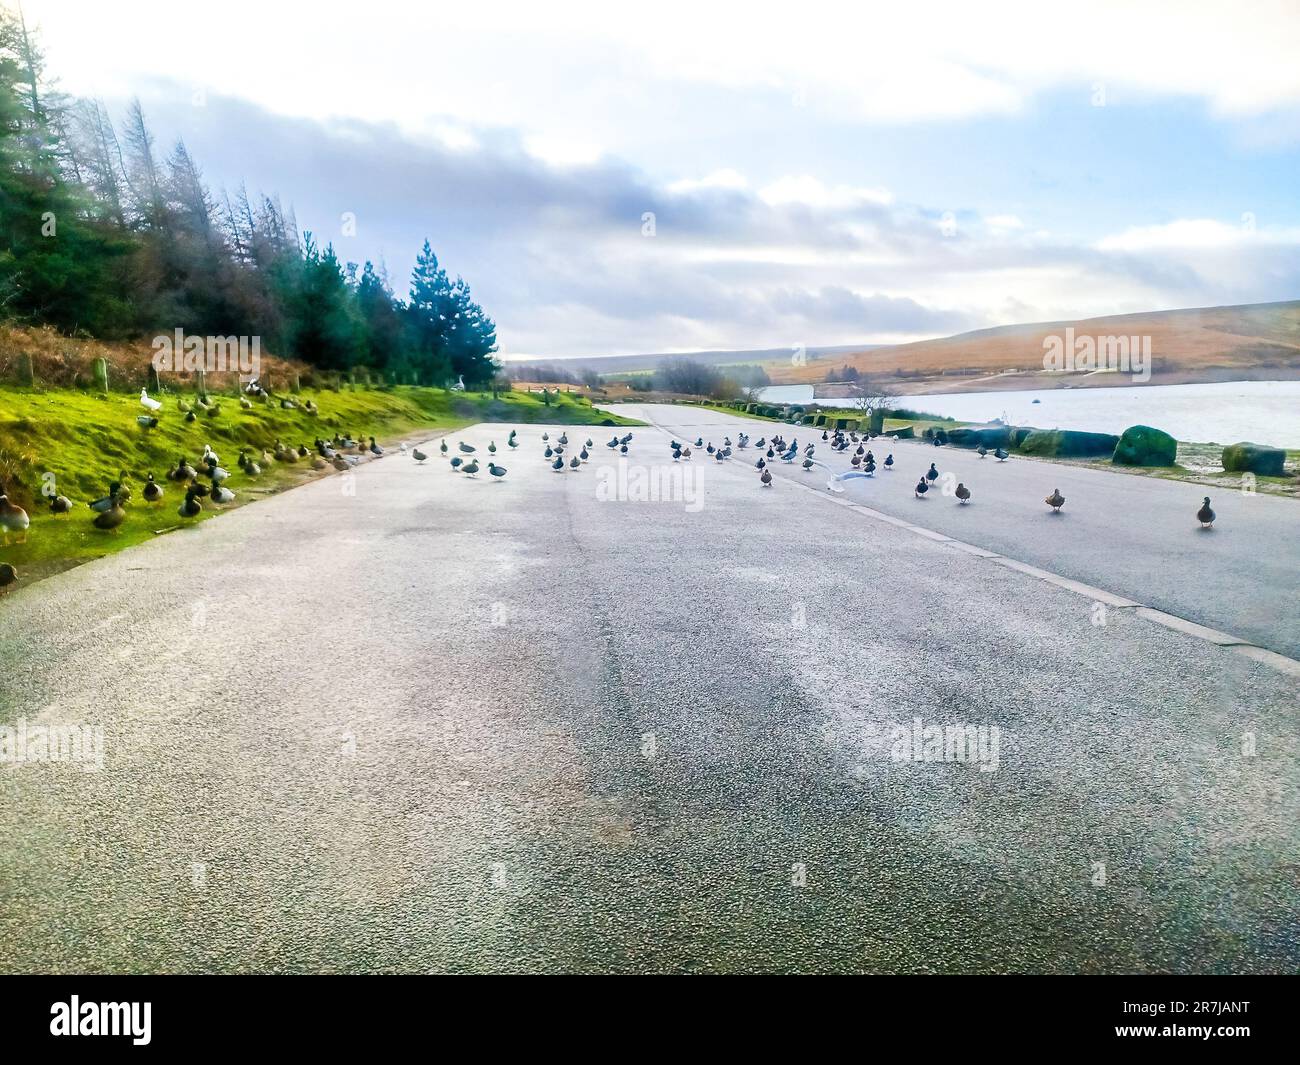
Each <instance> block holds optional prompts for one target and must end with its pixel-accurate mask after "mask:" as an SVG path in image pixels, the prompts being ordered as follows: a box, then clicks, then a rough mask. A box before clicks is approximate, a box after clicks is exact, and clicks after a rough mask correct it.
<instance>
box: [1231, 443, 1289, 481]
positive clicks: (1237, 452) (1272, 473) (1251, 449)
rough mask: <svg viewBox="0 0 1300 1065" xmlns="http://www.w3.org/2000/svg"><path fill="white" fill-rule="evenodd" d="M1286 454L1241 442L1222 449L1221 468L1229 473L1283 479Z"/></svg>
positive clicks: (1271, 448) (1278, 449)
mask: <svg viewBox="0 0 1300 1065" xmlns="http://www.w3.org/2000/svg"><path fill="white" fill-rule="evenodd" d="M1285 463H1286V452H1285V451H1283V450H1282V449H1281V448H1279V447H1267V446H1266V445H1264V444H1251V443H1247V442H1246V441H1244V440H1243V441H1241V442H1240V443H1237V444H1229V445H1228V446H1227V447H1225V448H1224V449H1223V468H1224V469H1225V470H1227V471H1228V472H1229V473H1257V474H1259V475H1260V476H1261V477H1285V476H1286V470H1285V468H1284V465H1285Z"/></svg>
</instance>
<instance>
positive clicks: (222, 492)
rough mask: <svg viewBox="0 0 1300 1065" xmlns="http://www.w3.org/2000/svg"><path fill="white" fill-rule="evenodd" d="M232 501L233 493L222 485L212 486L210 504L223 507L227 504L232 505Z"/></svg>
mask: <svg viewBox="0 0 1300 1065" xmlns="http://www.w3.org/2000/svg"><path fill="white" fill-rule="evenodd" d="M234 501H235V493H234V492H232V491H231V490H230V489H229V488H227V487H226V486H225V485H224V484H214V485H213V486H212V502H214V503H220V504H221V505H222V506H225V505H226V504H227V503H233V502H234Z"/></svg>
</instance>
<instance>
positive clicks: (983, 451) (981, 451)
mask: <svg viewBox="0 0 1300 1065" xmlns="http://www.w3.org/2000/svg"><path fill="white" fill-rule="evenodd" d="M988 453H989V449H988V448H986V447H985V446H984V445H983V444H980V446H979V447H977V448H976V449H975V454H977V455H978V456H979V457H980V458H983V457H984V456H985V455H987V454H988Z"/></svg>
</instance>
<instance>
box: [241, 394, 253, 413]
mask: <svg viewBox="0 0 1300 1065" xmlns="http://www.w3.org/2000/svg"><path fill="white" fill-rule="evenodd" d="M239 409H240V410H252V409H253V401H252V400H251V399H249V398H248V397H247V396H240V397H239Z"/></svg>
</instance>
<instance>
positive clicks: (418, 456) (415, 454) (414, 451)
mask: <svg viewBox="0 0 1300 1065" xmlns="http://www.w3.org/2000/svg"><path fill="white" fill-rule="evenodd" d="M428 457H429V456H428V455H426V454H425V453H424V452H423V451H421V450H420V449H419V448H418V447H413V448H411V458H413V459H415V461H416V462H424V461H425V459H427V458H428Z"/></svg>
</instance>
